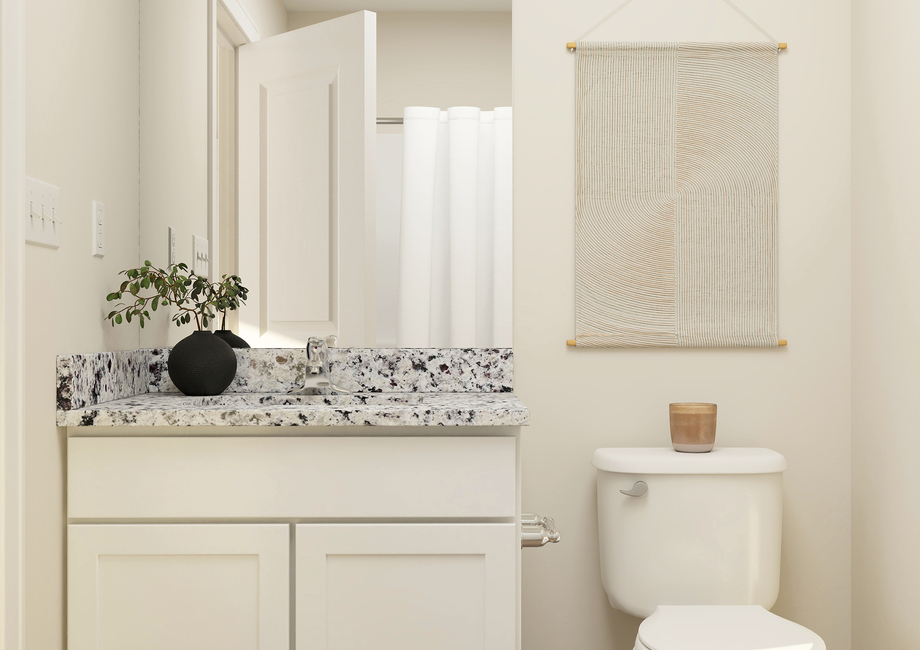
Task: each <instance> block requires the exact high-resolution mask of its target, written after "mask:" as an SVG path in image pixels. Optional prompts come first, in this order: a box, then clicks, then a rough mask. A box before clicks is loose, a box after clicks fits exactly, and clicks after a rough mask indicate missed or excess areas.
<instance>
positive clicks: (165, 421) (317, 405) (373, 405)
mask: <svg viewBox="0 0 920 650" xmlns="http://www.w3.org/2000/svg"><path fill="white" fill-rule="evenodd" d="M528 420H529V411H528V410H527V407H526V406H524V404H522V403H521V401H520V400H519V399H518V398H517V397H516V396H515V395H514V394H513V393H355V394H352V395H285V394H278V393H235V394H234V393H230V394H224V395H217V396H215V397H186V396H184V395H176V394H169V393H145V394H142V395H137V396H135V397H126V398H122V399H116V400H112V401H110V402H103V403H101V404H97V405H95V406H92V407H88V408H81V409H73V410H70V411H58V422H57V423H58V426H64V427H78V426H94V427H99V426H103V427H106V426H149V427H162V426H166V427H176V426H179V427H181V426H521V425H526V424H527V423H528Z"/></svg>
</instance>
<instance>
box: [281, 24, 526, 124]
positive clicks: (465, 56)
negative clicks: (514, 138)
mask: <svg viewBox="0 0 920 650" xmlns="http://www.w3.org/2000/svg"><path fill="white" fill-rule="evenodd" d="M342 15H345V14H344V13H330V12H291V13H290V14H288V30H292V29H298V28H300V27H306V26H307V25H313V24H315V23H318V22H322V21H324V20H330V19H331V18H336V17H338V16H342ZM510 105H511V14H510V13H503V12H493V13H455V12H399V11H393V12H380V13H378V14H377V116H378V117H402V114H403V108H405V107H406V106H437V107H439V108H442V109H446V108H448V107H449V106H478V107H479V108H482V109H483V110H492V109H493V108H495V107H496V106H510Z"/></svg>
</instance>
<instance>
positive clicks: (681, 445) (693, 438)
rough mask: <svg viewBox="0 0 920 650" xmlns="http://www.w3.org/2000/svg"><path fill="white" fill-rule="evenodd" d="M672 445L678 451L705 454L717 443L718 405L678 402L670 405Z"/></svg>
mask: <svg viewBox="0 0 920 650" xmlns="http://www.w3.org/2000/svg"><path fill="white" fill-rule="evenodd" d="M668 413H669V415H670V418H671V444H672V445H673V446H674V449H675V450H677V451H683V452H689V453H705V452H707V451H712V447H713V445H714V444H715V442H716V405H715V404H702V403H698V402H678V403H676V404H669V405H668Z"/></svg>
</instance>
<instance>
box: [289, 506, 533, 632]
mask: <svg viewBox="0 0 920 650" xmlns="http://www.w3.org/2000/svg"><path fill="white" fill-rule="evenodd" d="M514 530H515V529H514V525H513V524H418V525H416V524H315V525H313V524H305V525H300V526H297V531H296V538H297V541H296V561H295V563H296V574H297V575H296V593H297V598H296V603H297V604H296V612H297V615H296V624H295V626H296V627H295V629H296V632H295V634H296V637H297V644H296V648H297V650H319V649H320V648H322V649H323V650H363V649H367V650H372V649H373V650H389V649H390V648H392V649H394V650H395V649H397V648H398V649H400V650H416V649H417V650H423V649H424V650H429V649H431V648H438V649H439V650H454V649H456V650H461V649H463V650H473V649H475V648H483V649H489V650H498V649H511V648H514V647H515V633H516V625H515V611H516V605H515V542H516V537H515V532H514Z"/></svg>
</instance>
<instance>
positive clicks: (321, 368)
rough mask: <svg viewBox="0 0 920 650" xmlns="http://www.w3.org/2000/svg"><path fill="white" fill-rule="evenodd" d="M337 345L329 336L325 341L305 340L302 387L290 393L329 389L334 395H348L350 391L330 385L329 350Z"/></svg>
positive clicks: (336, 340) (333, 337)
mask: <svg viewBox="0 0 920 650" xmlns="http://www.w3.org/2000/svg"><path fill="white" fill-rule="evenodd" d="M337 345H338V339H337V338H336V337H335V336H334V335H332V334H330V335H329V336H327V337H326V338H325V339H321V338H319V337H318V336H311V337H310V338H309V339H307V363H306V366H305V367H304V379H303V386H301V387H300V388H293V389H291V390H290V391H288V392H290V393H302V392H304V391H305V390H306V389H308V388H331V389H332V391H333V392H335V393H343V394H346V395H347V394H349V393H351V391H349V390H345V389H344V388H340V387H339V386H336V385H335V384H334V383H332V374H331V372H330V367H329V348H334V347H336V346H337Z"/></svg>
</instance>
